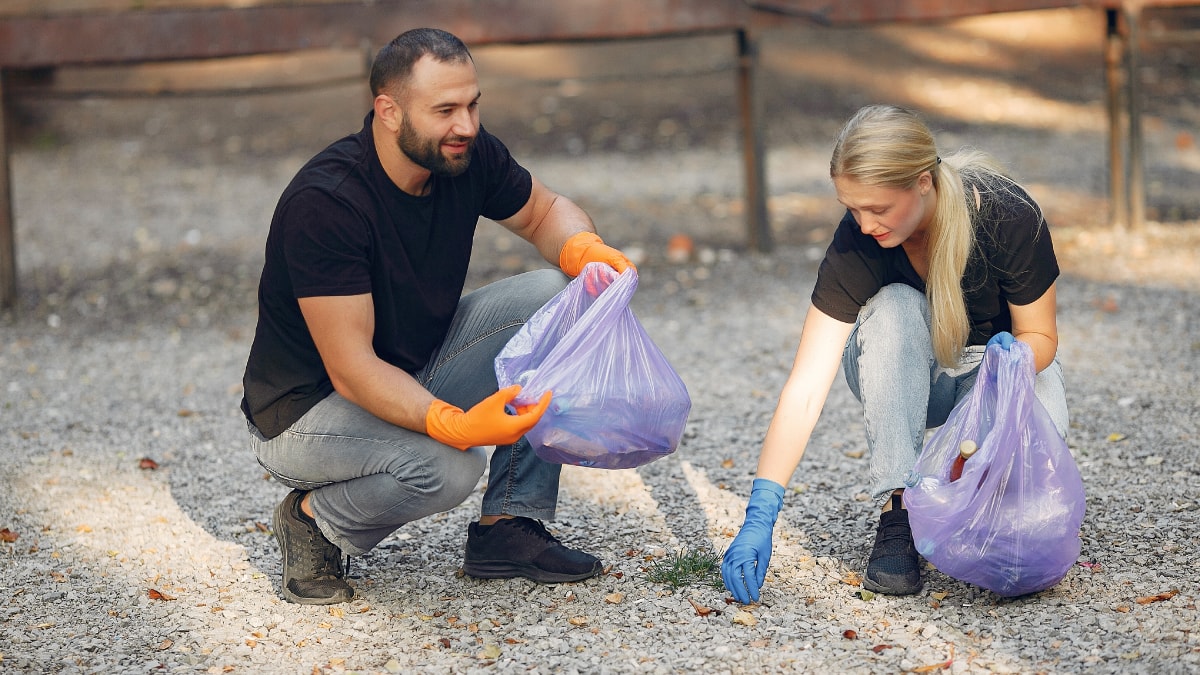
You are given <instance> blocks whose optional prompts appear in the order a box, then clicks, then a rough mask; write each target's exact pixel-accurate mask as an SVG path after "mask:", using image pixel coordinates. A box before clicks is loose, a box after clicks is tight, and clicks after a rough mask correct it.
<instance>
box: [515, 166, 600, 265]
mask: <svg viewBox="0 0 1200 675" xmlns="http://www.w3.org/2000/svg"><path fill="white" fill-rule="evenodd" d="M531 178H532V179H533V188H532V190H531V191H530V194H529V201H527V202H525V206H523V207H521V210H520V211H517V212H516V213H515V214H513V215H512V216H511V217H509V218H506V219H504V220H501V221H499V222H500V224H501V225H503V226H504V227H506V228H508V229H509V230H510V231H512V232H513V233H514V234H516V235H517V236H519V237H521V238H522V239H524V240H526V241H528V242H529V243H531V244H533V245H534V246H535V247H536V248H537V250H538V252H539V253H541V254H542V257H543V258H545V259H546V260H547V261H549V262H551V263H553V264H555V265H557V264H558V254H559V253H560V252H561V251H562V249H563V245H564V244H566V243H567V239H570V238H571V236H572V235H575V234H579V233H580V232H595V231H596V227H595V225H594V224H593V223H592V219H591V218H590V217H588V214H587V213H585V212H584V210H583V209H581V208H579V206H578V205H577V204H575V202H573V201H571V200H570V199H567V198H566V197H564V196H562V195H560V194H558V193H557V192H554V191H553V190H551V189H550V188H548V187H546V186H545V185H544V184H543V183H542V182H541V181H540V180H538V179H537V176H531Z"/></svg>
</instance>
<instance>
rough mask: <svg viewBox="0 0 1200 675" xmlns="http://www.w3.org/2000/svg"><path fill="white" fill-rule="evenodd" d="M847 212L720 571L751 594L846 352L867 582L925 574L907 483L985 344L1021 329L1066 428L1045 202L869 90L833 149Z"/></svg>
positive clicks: (738, 593)
mask: <svg viewBox="0 0 1200 675" xmlns="http://www.w3.org/2000/svg"><path fill="white" fill-rule="evenodd" d="M829 173H830V177H831V178H832V179H833V185H834V188H835V189H836V191H837V197H838V201H839V202H841V203H842V204H843V205H844V206H845V207H846V214H845V216H844V217H843V218H842V221H841V223H840V224H839V225H838V228H837V231H836V232H835V234H834V237H833V242H832V244H831V245H830V246H829V249H828V251H827V252H826V254H825V259H824V260H823V261H822V263H821V266H820V269H819V271H818V273H817V283H816V286H815V288H814V289H813V292H812V306H811V308H810V309H809V311H808V316H807V318H806V319H805V321H804V329H803V332H802V333H801V337H800V346H799V348H798V350H797V352H796V360H795V363H794V364H793V366H792V371H791V374H790V375H789V377H788V381H787V383H786V384H785V385H784V388H783V392H782V393H781V395H780V397H779V402H778V404H777V406H776V409H775V414H774V418H773V419H772V421H771V424H770V427H769V428H768V430H767V436H766V439H765V440H764V442H763V447H762V453H761V455H760V457H759V463H758V473H757V477H756V478H755V480H754V483H753V486H752V488H751V493H750V501H749V504H748V505H747V507H746V520H745V523H744V524H743V526H742V529H741V531H740V532H738V535H737V537H736V538H735V539H734V540H733V543H732V544H731V545H730V546H729V549H728V550H727V551H726V553H725V557H724V561H723V563H722V566H721V572H722V576H723V578H724V581H725V586H726V587H727V588H728V589H729V591H730V592H731V593H732V594H733V597H734V599H736V600H738V601H739V602H742V603H747V602H750V601H757V600H758V598H759V589H760V588H761V587H762V584H763V580H764V578H765V576H766V572H767V564H768V562H769V561H770V558H771V530H772V528H773V526H774V524H775V519H776V517H777V516H778V514H779V510H780V508H781V507H782V505H783V493H784V488H783V486H784V485H787V482H788V480H789V479H790V478H791V475H792V472H793V471H795V469H796V466H797V465H798V464H799V463H800V459H801V457H802V456H803V455H804V450H805V447H806V446H807V444H808V441H809V438H810V436H811V434H812V431H813V427H814V426H815V425H816V423H817V418H818V416H819V415H820V412H821V409H822V407H823V406H824V404H825V399H826V397H827V395H828V393H829V388H830V386H831V385H832V383H833V380H834V377H835V376H836V375H837V371H838V366H839V364H840V365H841V366H842V368H843V369H844V371H845V374H846V381H847V383H848V384H849V385H850V389H851V391H852V392H853V393H854V395H855V397H856V398H858V400H859V401H860V402H861V403H862V404H863V414H864V418H865V422H866V425H865V426H866V432H867V445H868V447H869V448H870V451H871V456H870V461H871V470H870V480H871V484H870V492H871V494H872V496H873V497H875V498H876V499H877V500H879V501H880V502H881V503H882V514H881V516H880V519H879V526H878V529H877V531H876V535H875V544H874V547H873V549H872V551H871V555H870V559H869V562H868V564H867V569H866V574H865V575H864V579H863V585H864V586H865V587H866V588H867V589H869V590H872V591H875V592H877V593H886V594H893V595H904V594H911V593H916V592H918V591H920V590H921V572H920V565H919V561H918V556H917V551H916V548H915V547H914V545H913V539H912V531H911V530H910V529H909V524H908V513H907V511H905V509H904V504H903V502H902V500H901V495H902V494H903V492H904V488H905V486H906V482H905V481H906V479H908V478H909V474H910V472H911V469H912V467H913V465H914V464H915V463H916V460H917V455H918V454H919V452H920V450H921V447H922V442H923V440H924V437H925V431H926V429H927V428H931V427H935V426H940V425H941V424H942V423H943V422H945V420H946V417H947V416H948V415H949V413H950V410H951V409H952V408H953V406H954V404H955V403H956V402H957V401H959V400H960V399H962V398H963V397H964V396H965V395H966V394H967V392H968V391H969V390H970V388H971V386H972V385H973V384H974V380H975V375H976V372H977V370H978V367H979V364H980V362H981V361H982V359H983V353H984V350H985V348H986V345H988V344H992V343H999V344H1001V345H1002V346H1003V347H1004V348H1006V349H1007V348H1008V346H1009V345H1011V344H1012V341H1013V340H1014V339H1016V340H1020V341H1022V342H1024V343H1026V344H1028V345H1029V346H1030V347H1031V348H1032V350H1033V354H1034V360H1035V363H1036V367H1037V370H1038V376H1037V383H1036V387H1035V389H1036V393H1037V396H1038V399H1039V400H1040V401H1041V402H1042V404H1043V405H1044V406H1045V407H1046V408H1047V410H1048V411H1049V412H1050V415H1051V417H1052V418H1053V420H1054V424H1055V426H1056V427H1057V429H1058V432H1059V434H1060V435H1065V433H1066V429H1067V406H1066V396H1065V392H1064V387H1063V379H1062V368H1061V366H1060V365H1059V364H1058V362H1057V361H1056V360H1055V352H1056V350H1057V348H1058V331H1057V327H1056V322H1055V280H1056V278H1057V277H1058V271H1059V270H1058V263H1057V260H1056V259H1055V256H1054V247H1053V245H1052V243H1051V240H1050V233H1049V231H1048V229H1047V226H1046V223H1045V221H1044V219H1043V218H1042V213H1041V210H1040V209H1039V208H1038V206H1037V204H1035V203H1034V201H1033V200H1032V199H1031V198H1030V197H1029V195H1028V194H1027V193H1026V192H1025V190H1024V189H1023V188H1021V186H1020V185H1018V184H1017V183H1015V182H1014V181H1012V180H1011V179H1010V178H1008V177H1007V176H1005V175H1004V174H1003V172H1002V171H1001V170H1000V169H999V167H997V166H996V164H995V163H994V162H993V161H992V160H991V159H990V158H988V157H987V156H986V155H984V154H983V153H981V152H978V151H974V150H964V151H959V152H958V153H955V154H953V155H950V156H947V157H944V158H943V157H939V156H938V151H937V147H936V145H935V143H934V139H933V135H932V134H931V133H930V131H929V129H928V127H927V126H926V125H925V124H924V123H923V122H922V121H921V120H920V119H919V118H918V117H917V116H916V115H915V114H914V113H912V112H911V111H908V110H905V109H903V108H899V107H896V106H888V105H881V106H869V107H866V108H863V109H861V110H859V111H858V113H856V114H855V115H854V117H853V118H851V119H850V121H849V122H847V123H846V125H845V127H843V129H842V131H841V133H840V134H839V135H838V139H837V143H836V145H835V146H834V150H833V157H832V159H831V160H830V163H829Z"/></svg>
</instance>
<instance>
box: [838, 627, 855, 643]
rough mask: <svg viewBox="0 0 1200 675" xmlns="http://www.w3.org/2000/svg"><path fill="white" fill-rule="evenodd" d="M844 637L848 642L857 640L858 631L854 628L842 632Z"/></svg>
mask: <svg viewBox="0 0 1200 675" xmlns="http://www.w3.org/2000/svg"><path fill="white" fill-rule="evenodd" d="M842 637H844V638H846V639H847V640H857V639H858V631H856V630H854V629H853V628H847V629H846V630H844V631H842Z"/></svg>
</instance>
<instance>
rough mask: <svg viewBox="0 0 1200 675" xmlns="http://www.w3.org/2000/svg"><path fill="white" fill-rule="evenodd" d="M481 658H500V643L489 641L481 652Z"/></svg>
mask: <svg viewBox="0 0 1200 675" xmlns="http://www.w3.org/2000/svg"><path fill="white" fill-rule="evenodd" d="M479 658H480V659H493V660H494V659H498V658H500V645H498V644H495V643H489V644H486V645H484V646H483V651H482V652H480V653H479Z"/></svg>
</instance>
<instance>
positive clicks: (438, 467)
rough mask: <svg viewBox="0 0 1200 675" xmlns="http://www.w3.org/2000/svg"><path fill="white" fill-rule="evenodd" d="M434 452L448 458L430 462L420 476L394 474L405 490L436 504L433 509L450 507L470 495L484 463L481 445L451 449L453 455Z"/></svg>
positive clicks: (485, 460)
mask: <svg viewBox="0 0 1200 675" xmlns="http://www.w3.org/2000/svg"><path fill="white" fill-rule="evenodd" d="M436 452H444V453H447V455H443V458H444V459H446V460H448V461H443V462H434V463H431V464H430V465H429V466H428V468H427V471H425V472H424V473H423V474H422V475H420V476H411V475H407V476H403V477H400V476H397V477H396V480H397V482H398V483H400V484H402V485H403V486H404V488H405V489H406V490H410V491H411V490H415V491H418V492H420V493H421V494H422V495H424V496H425V498H426V499H428V500H429V501H431V502H434V503H436V504H437V508H435V509H434V511H435V512H437V511H446V510H449V509H452V508H454V507H455V506H458V505H459V504H461V503H463V502H464V501H465V500H466V499H467V498H468V497H470V496H471V493H472V492H473V491H474V490H475V486H477V485H478V484H479V479H480V478H481V477H482V476H483V471H484V469H485V468H486V466H487V453H486V452H485V451H484V450H483V448H467V449H466V450H464V451H458V450H454V451H453V454H449V452H448V451H447V450H446V449H445V448H438V450H437V451H436ZM393 475H395V474H393Z"/></svg>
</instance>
